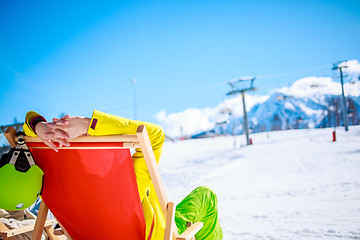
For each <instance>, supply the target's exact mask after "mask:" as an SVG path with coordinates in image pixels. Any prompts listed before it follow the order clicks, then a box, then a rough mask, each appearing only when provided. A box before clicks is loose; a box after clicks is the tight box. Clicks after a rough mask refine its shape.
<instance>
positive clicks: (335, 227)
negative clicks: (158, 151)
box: [160, 126, 360, 240]
mask: <svg viewBox="0 0 360 240" xmlns="http://www.w3.org/2000/svg"><path fill="white" fill-rule="evenodd" d="M332 131H333V129H332V128H331V129H329V128H327V129H302V130H288V131H275V132H266V133H265V132H263V133H256V134H252V138H253V142H254V145H252V146H244V144H245V142H246V141H245V138H244V136H236V138H235V140H236V145H237V147H236V148H234V147H233V141H234V137H231V136H220V137H216V138H207V139H194V140H187V141H177V142H166V143H165V146H164V150H163V155H162V158H161V162H160V172H161V175H162V176H163V180H164V183H165V187H166V190H167V193H168V195H169V199H170V200H172V201H175V202H176V203H178V202H180V201H181V199H182V198H183V197H185V196H186V195H187V194H188V193H190V192H191V190H192V189H193V188H195V187H197V186H200V185H205V186H209V187H211V188H212V189H213V190H214V191H215V192H216V193H217V195H218V200H219V217H220V221H221V225H222V228H223V232H224V239H225V240H241V239H246V240H251V239H278V240H281V239H284V240H288V239H296V240H301V239H304V240H312V239H360V225H359V219H360V207H359V206H360V177H359V176H360V145H359V143H360V126H352V127H350V130H349V132H345V131H344V130H343V127H341V128H337V130H336V135H337V141H336V142H332ZM239 145H242V147H239Z"/></svg>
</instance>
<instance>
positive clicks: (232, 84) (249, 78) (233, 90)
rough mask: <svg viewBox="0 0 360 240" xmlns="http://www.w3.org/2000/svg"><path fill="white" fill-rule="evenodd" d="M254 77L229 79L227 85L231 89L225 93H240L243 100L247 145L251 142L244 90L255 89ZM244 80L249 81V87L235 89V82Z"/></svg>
mask: <svg viewBox="0 0 360 240" xmlns="http://www.w3.org/2000/svg"><path fill="white" fill-rule="evenodd" d="M255 79H256V77H241V78H239V79H235V80H232V81H230V82H229V85H230V87H231V91H230V92H228V93H227V94H226V95H228V96H229V95H234V94H238V93H241V97H242V102H243V110H244V130H245V134H246V144H247V145H251V142H250V138H249V127H248V120H247V113H246V106H245V92H248V91H255V90H257V89H256V88H254V87H253V84H254V80H255ZM244 82H250V87H245V88H241V89H235V87H236V85H237V84H239V83H244Z"/></svg>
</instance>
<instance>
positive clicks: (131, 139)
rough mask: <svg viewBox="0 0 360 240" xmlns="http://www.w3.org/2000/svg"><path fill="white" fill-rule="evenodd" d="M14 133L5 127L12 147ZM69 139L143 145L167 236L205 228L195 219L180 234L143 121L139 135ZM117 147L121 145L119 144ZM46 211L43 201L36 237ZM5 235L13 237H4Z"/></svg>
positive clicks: (167, 239)
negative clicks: (163, 217)
mask: <svg viewBox="0 0 360 240" xmlns="http://www.w3.org/2000/svg"><path fill="white" fill-rule="evenodd" d="M15 135H16V130H15V129H14V128H8V129H7V130H6V131H5V136H6V138H7V140H8V142H9V143H10V145H11V146H12V147H14V146H16V139H15ZM25 141H26V142H41V140H40V139H39V138H34V137H25ZM70 142H88V143H91V142H94V143H99V142H122V143H123V144H122V147H121V148H141V150H142V152H143V154H144V158H145V162H146V165H147V167H148V170H149V173H150V177H151V179H152V182H153V184H154V188H155V191H156V194H157V196H158V199H159V203H160V205H161V209H162V211H163V213H164V216H165V218H166V228H165V236H164V240H174V239H176V240H190V239H195V237H194V236H195V234H196V233H197V232H198V231H199V230H200V229H201V228H202V226H203V223H200V222H199V223H195V224H193V225H191V226H189V228H188V229H187V230H186V231H185V232H184V233H183V234H181V235H179V233H178V231H177V227H176V225H175V221H174V218H175V207H174V203H172V202H169V201H168V198H167V195H166V192H165V188H164V184H163V181H162V179H161V176H160V172H159V168H158V165H157V163H156V159H155V155H154V152H153V151H152V147H151V143H150V140H149V136H148V133H147V131H146V128H145V126H144V125H140V126H139V127H138V129H137V133H136V135H109V136H82V137H79V138H76V139H73V140H71V141H70ZM66 148H72V147H71V146H70V147H63V148H60V149H66ZM81 148H82V149H84V148H89V147H81ZM90 148H91V149H94V147H90ZM96 148H102V147H95V149H96ZM106 148H107V149H109V147H106ZM116 148H119V147H116ZM47 213H48V207H47V206H46V205H45V203H44V202H43V201H42V202H41V205H40V209H39V214H38V216H37V219H36V223H35V227H34V231H33V233H32V238H31V239H35V240H39V239H41V235H42V232H43V229H44V228H45V230H46V229H47V226H48V225H47V224H48V222H47V221H46V216H47ZM59 224H61V223H59ZM4 227H5V226H2V225H1V222H0V234H1V236H3V235H4V232H6V231H7V230H5V229H3V228H4ZM50 227H51V225H50ZM31 230H32V229H28V230H27V231H31ZM62 230H64V234H65V235H66V236H67V238H68V239H71V237H70V236H69V235H68V234H67V232H66V229H64V228H63V227H62ZM12 231H15V230H14V229H13V230H12ZM21 233H23V232H21ZM48 235H49V237H50V239H59V238H58V236H56V235H54V234H52V233H51V232H50V233H48ZM4 236H5V235H4ZM12 236H13V235H12ZM7 237H10V235H7ZM5 239H10V238H5ZM11 239H12V238H11ZM155 240H157V239H155Z"/></svg>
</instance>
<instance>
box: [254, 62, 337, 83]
mask: <svg viewBox="0 0 360 240" xmlns="http://www.w3.org/2000/svg"><path fill="white" fill-rule="evenodd" d="M329 66H330V64H326V65H322V66H318V67H314V68H308V69H304V70H300V71H293V72H284V73H276V74H268V75H261V76H257V77H256V78H257V79H267V78H275V77H285V76H290V75H295V74H301V73H308V72H312V71H316V70H322V69H325V68H329Z"/></svg>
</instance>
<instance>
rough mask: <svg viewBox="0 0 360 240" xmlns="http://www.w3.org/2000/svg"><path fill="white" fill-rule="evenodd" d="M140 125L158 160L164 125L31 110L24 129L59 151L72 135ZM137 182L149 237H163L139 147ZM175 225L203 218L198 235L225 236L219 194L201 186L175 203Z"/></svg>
mask: <svg viewBox="0 0 360 240" xmlns="http://www.w3.org/2000/svg"><path fill="white" fill-rule="evenodd" d="M139 125H145V126H146V129H147V132H148V135H149V139H150V142H151V146H152V149H153V151H154V155H155V158H156V161H157V162H158V163H159V160H160V155H161V152H162V148H163V144H164V140H165V134H164V132H163V130H162V128H161V127H160V126H158V125H156V124H153V123H147V122H142V121H135V120H129V119H126V118H122V117H118V116H114V115H111V114H106V113H103V112H100V111H97V110H95V111H94V112H93V115H92V118H87V117H80V116H69V115H67V116H65V117H62V118H60V119H59V118H54V119H53V122H47V121H46V120H45V118H44V117H42V116H41V115H39V114H38V113H36V112H33V111H31V112H28V113H27V115H26V121H25V124H24V132H25V134H26V135H28V136H36V135H37V136H38V137H39V138H40V139H41V140H42V141H43V142H44V143H45V144H46V145H48V146H49V147H50V148H52V149H54V150H55V151H58V148H57V146H56V145H55V144H54V142H57V143H59V146H60V147H62V146H69V145H70V144H69V142H68V140H69V139H73V138H76V137H79V136H81V135H91V136H104V135H113V134H135V133H136V130H137V127H138V126H139ZM132 159H133V162H134V169H135V174H136V179H137V183H138V190H139V195H140V199H141V203H142V207H143V210H144V211H143V212H144V215H145V222H146V239H150V238H151V239H155V240H157V239H164V231H165V226H164V223H165V218H164V215H163V213H162V212H161V210H160V209H161V207H160V206H159V203H158V201H157V196H156V193H155V190H154V189H153V184H151V178H150V174H149V172H148V170H147V167H146V163H145V160H144V156H143V153H142V152H141V151H140V150H136V152H135V153H134V154H133V155H132ZM175 222H176V226H177V228H178V230H179V232H180V233H182V232H184V231H185V230H186V227H187V226H186V225H187V222H193V223H194V222H203V223H204V227H203V228H202V229H201V230H200V231H199V232H198V233H197V234H196V239H199V240H201V239H211V240H213V239H215V240H217V239H222V237H223V234H222V231H221V227H220V223H219V219H218V209H217V198H216V195H215V193H214V192H213V191H212V190H210V189H209V188H207V187H198V188H196V189H195V190H193V191H192V192H191V193H190V194H189V195H188V196H187V197H186V198H185V199H184V200H183V201H181V202H180V203H179V204H178V205H177V206H176V213H175Z"/></svg>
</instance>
